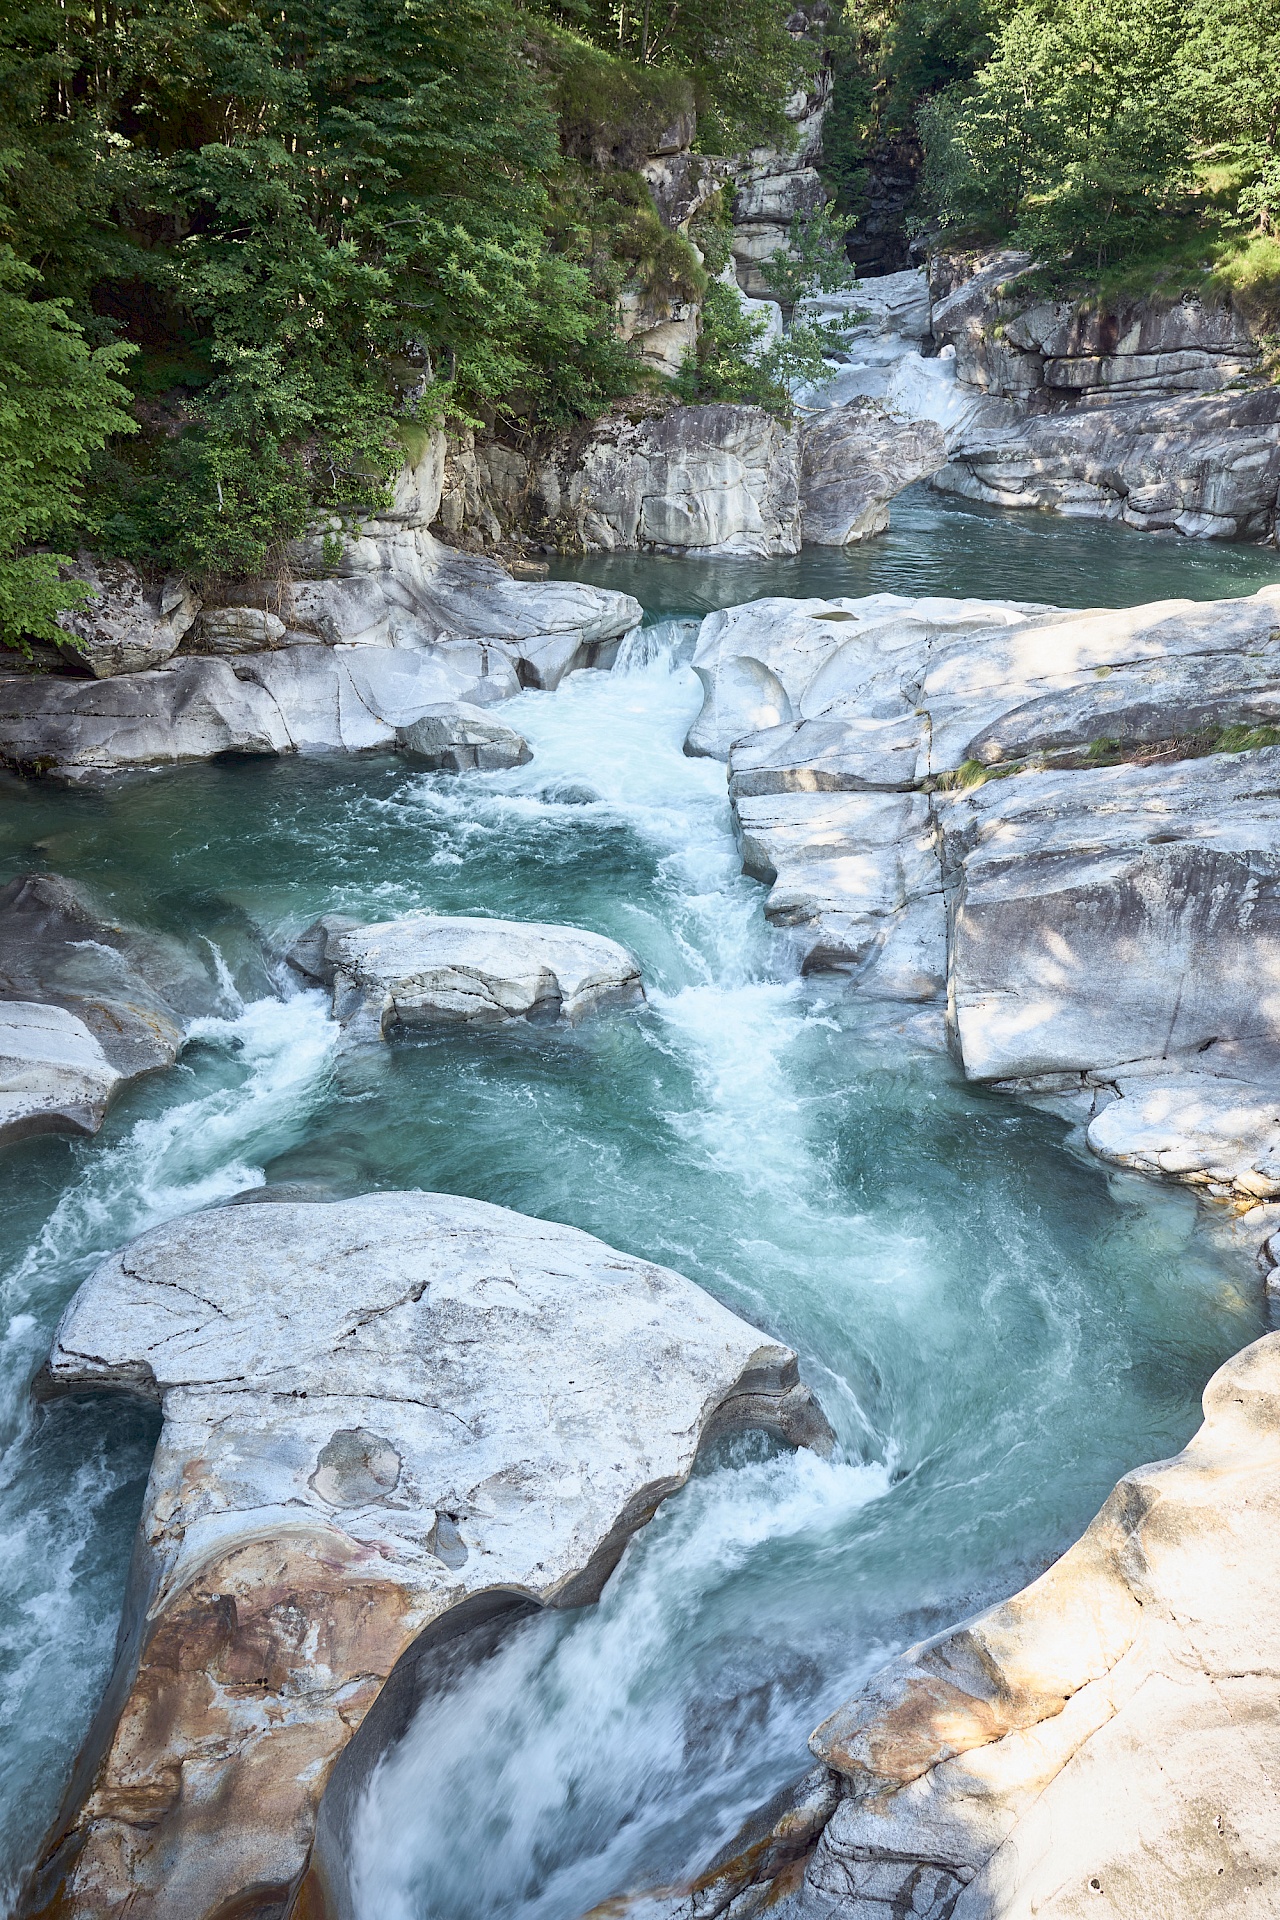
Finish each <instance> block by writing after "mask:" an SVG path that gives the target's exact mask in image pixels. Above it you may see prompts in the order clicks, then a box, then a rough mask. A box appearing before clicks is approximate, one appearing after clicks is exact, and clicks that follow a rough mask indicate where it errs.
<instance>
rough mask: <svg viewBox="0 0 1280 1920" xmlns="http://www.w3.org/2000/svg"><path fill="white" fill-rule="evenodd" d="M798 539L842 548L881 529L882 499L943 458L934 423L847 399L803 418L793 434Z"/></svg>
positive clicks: (885, 510) (885, 507)
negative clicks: (797, 450)
mask: <svg viewBox="0 0 1280 1920" xmlns="http://www.w3.org/2000/svg"><path fill="white" fill-rule="evenodd" d="M800 444H801V461H800V499H801V528H802V533H803V537H804V543H805V545H806V546H810V547H847V546H852V545H854V544H855V543H856V542H857V541H859V540H869V539H870V538H871V537H872V536H873V535H874V534H877V533H884V532H885V531H886V529H887V528H888V525H889V503H890V501H891V500H893V499H894V497H895V496H896V495H897V494H899V493H901V492H902V490H903V489H904V487H909V486H911V485H912V484H913V482H914V481H916V480H924V479H928V478H929V476H930V475H932V474H935V473H937V472H938V470H939V468H941V467H943V466H945V465H946V461H947V447H946V441H945V440H944V438H943V435H942V429H941V427H939V426H938V425H937V424H936V423H935V422H934V421H932V420H903V419H902V418H900V417H899V416H897V415H895V414H892V413H886V412H885V411H884V410H883V409H882V408H880V407H877V406H874V405H873V404H872V403H871V402H870V401H868V400H852V401H850V402H849V403H848V404H847V405H845V406H842V407H834V408H830V409H829V410H827V411H826V412H824V413H819V414H817V415H816V416H815V417H814V418H813V419H811V420H809V421H807V422H806V424H805V427H804V431H803V433H802V435H801V443H800Z"/></svg>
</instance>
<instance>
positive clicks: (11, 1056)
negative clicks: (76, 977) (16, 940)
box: [0, 1000, 122, 1146]
mask: <svg viewBox="0 0 1280 1920" xmlns="http://www.w3.org/2000/svg"><path fill="white" fill-rule="evenodd" d="M121 1078H122V1076H121V1074H120V1073H119V1072H118V1071H117V1069H116V1068H115V1067H113V1066H112V1064H111V1062H110V1061H109V1060H108V1059H107V1056H106V1054H105V1053H104V1052H103V1051H102V1048H101V1047H100V1046H99V1044H98V1042H97V1040H95V1038H94V1036H93V1035H92V1034H91V1033H90V1031H89V1029H88V1027H87V1026H86V1025H85V1023H84V1021H83V1020H79V1019H77V1018H76V1016H75V1014H74V1013H69V1012H68V1011H67V1009H66V1008H65V1007H59V1006H51V1005H48V1004H46V1003H45V1002H43V1001H38V1000H4V1001H0V1146H8V1144H9V1143H10V1142H11V1141H13V1140H25V1139H27V1138H28V1137H29V1136H30V1135H31V1134H36V1133H96V1132H97V1131H98V1128H99V1127H100V1126H101V1125H102V1122H103V1118H104V1116H105V1114H106V1111H107V1106H108V1103H109V1102H110V1099H111V1096H112V1094H113V1093H114V1092H115V1090H116V1088H117V1087H118V1086H119V1085H120V1081H121Z"/></svg>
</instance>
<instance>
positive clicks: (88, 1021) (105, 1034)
mask: <svg viewBox="0 0 1280 1920" xmlns="http://www.w3.org/2000/svg"><path fill="white" fill-rule="evenodd" d="M219 996H220V987H219V984H218V981H217V978H216V976H215V974H214V972H213V969H212V966H211V965H205V964H202V962H201V961H200V960H199V959H198V958H197V957H196V956H195V954H194V953H192V952H191V951H190V950H189V949H188V948H187V947H186V946H185V945H184V944H183V942H181V941H179V940H176V939H173V938H172V937H170V936H169V935H167V934H158V933H150V932H144V931H143V930H142V929H140V928H137V927H126V926H122V925H121V924H120V922H118V921H116V920H113V919H111V918H110V917H109V915H107V914H106V913H103V912H101V911H100V910H99V909H98V908H97V907H96V906H95V905H94V903H93V901H92V900H91V899H90V898H89V896H88V895H87V894H86V893H85V892H84V891H83V890H82V889H81V888H79V887H77V886H74V885H73V884H72V883H71V882H70V881H69V880H64V879H63V878H62V877H61V876H60V875H59V874H56V873H34V874H24V875H22V876H21V877H20V878H18V879H17V880H12V881H10V883H9V885H8V886H7V887H4V888H2V889H0V1013H3V1010H4V1006H5V1003H7V1002H13V1001H39V1002H43V1003H44V1004H46V1005H49V1006H57V1007H63V1008H65V1009H66V1010H67V1012H68V1013H70V1014H74V1015H75V1016H76V1018H77V1020H79V1021H81V1022H83V1024H84V1025H85V1027H86V1028H87V1029H88V1031H89V1033H90V1034H91V1035H92V1037H93V1038H94V1040H95V1041H96V1043H97V1044H98V1045H99V1046H100V1047H101V1049H102V1052H103V1054H104V1055H105V1057H106V1059H107V1061H108V1062H109V1063H110V1065H111V1066H112V1067H113V1068H114V1069H115V1071H116V1073H117V1074H118V1075H120V1076H123V1077H124V1078H131V1077H133V1076H135V1075H137V1074H140V1073H147V1072H150V1071H151V1070H152V1069H154V1068H156V1067H167V1066H170V1065H172V1063H173V1061H174V1060H175V1059H176V1058H177V1056H178V1051H179V1049H180V1048H181V1046H182V1043H183V1032H184V1025H185V1022H186V1021H187V1020H189V1019H191V1018H193V1017H195V1016H197V1015H200V1014H206V1013H211V1012H213V1011H214V1010H215V1009H216V1008H217V1006H218V1004H219Z"/></svg>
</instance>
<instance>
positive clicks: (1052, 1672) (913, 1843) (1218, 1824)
mask: <svg viewBox="0 0 1280 1920" xmlns="http://www.w3.org/2000/svg"><path fill="white" fill-rule="evenodd" d="M1204 1408H1205V1424H1204V1425H1203V1426H1202V1427H1201V1429H1200V1431H1199V1433H1198V1434H1197V1435H1196V1436H1195V1438H1194V1439H1193V1440H1192V1441H1191V1443H1190V1445H1189V1446H1188V1447H1187V1448H1186V1449H1185V1450H1184V1451H1183V1452H1182V1453H1180V1454H1178V1455H1177V1456H1176V1458H1174V1459H1173V1460H1166V1461H1161V1462H1158V1463H1157V1464H1156V1465H1154V1466H1150V1467H1140V1468H1138V1469H1137V1470H1136V1471H1135V1472H1133V1473H1131V1474H1127V1475H1126V1476H1125V1478H1124V1479H1123V1480H1122V1481H1121V1482H1120V1484H1119V1486H1118V1487H1117V1488H1116V1490H1115V1492H1114V1493H1113V1494H1112V1495H1111V1497H1110V1499H1109V1500H1108V1501H1107V1503H1106V1505H1105V1506H1104V1507H1103V1509H1102V1511H1101V1513H1100V1514H1099V1515H1098V1517H1097V1519H1096V1520H1095V1521H1094V1522H1093V1524H1092V1526H1091V1527H1090V1528H1089V1530H1088V1531H1087V1532H1086V1533H1085V1535H1084V1536H1083V1538H1082V1539H1081V1540H1080V1541H1079V1542H1078V1543H1077V1544H1076V1545H1075V1546H1074V1547H1072V1548H1071V1549H1070V1550H1069V1551H1068V1552H1067V1553H1066V1554H1065V1555H1064V1556H1063V1557H1062V1559H1061V1560H1059V1561H1058V1562H1057V1564H1056V1565H1055V1566H1053V1567H1052V1568H1050V1570H1049V1571H1048V1572H1047V1573H1046V1574H1044V1575H1042V1577H1041V1578H1040V1579H1039V1580H1037V1581H1035V1582H1034V1583H1033V1585H1031V1586H1029V1587H1027V1588H1026V1589H1025V1590H1024V1591H1023V1592H1021V1593H1019V1594H1016V1595H1015V1596H1014V1597H1013V1599H1011V1600H1009V1601H1006V1602H1005V1603H1004V1604H1003V1605H1002V1606H999V1607H994V1608H992V1609H990V1610H989V1611H988V1612H986V1613H984V1614H980V1615H978V1616H977V1618H976V1619H973V1620H970V1621H967V1622H966V1623H965V1624H964V1625H962V1626H960V1627H957V1628H955V1629H953V1630H951V1631H950V1632H947V1633H944V1634H939V1635H938V1636H937V1637H936V1638H934V1639H933V1640H930V1641H926V1642H924V1643H923V1644H922V1645H920V1646H917V1647H914V1648H911V1649H910V1650H909V1651H908V1652H906V1653H905V1654H903V1655H901V1656H900V1657H899V1658H898V1659H897V1660H895V1661H893V1662H892V1663H891V1664H890V1665H889V1666H888V1667H886V1668H884V1669H883V1670H882V1671H881V1672H880V1673H879V1674H878V1675H876V1677H875V1678H874V1679H873V1680H872V1681H871V1682H870V1683H869V1685H868V1686H867V1687H866V1688H865V1689H864V1690H863V1691H862V1692H861V1693H860V1694H858V1695H856V1696H855V1697H854V1698H853V1699H852V1700H851V1701H849V1702H848V1703H847V1704H846V1705H845V1706H844V1707H842V1708H841V1709H840V1710H839V1711H838V1712H837V1713H836V1714H834V1715H833V1716H832V1717H831V1719H830V1720H828V1721H826V1722H825V1723H824V1724H823V1725H822V1726H821V1727H819V1728H818V1730H817V1732H816V1733H815V1734H814V1736H813V1739H812V1741H811V1745H812V1747H813V1750H814V1752H815V1754H816V1755H817V1756H818V1757H819V1758H820V1759H821V1760H822V1761H824V1763H825V1764H826V1765H827V1766H829V1767H831V1768H833V1769H834V1770H836V1771H837V1772H838V1773H839V1774H840V1775H841V1776H842V1777H843V1778H844V1780H845V1781H847V1783H848V1785H847V1787H846V1794H845V1797H844V1798H842V1799H841V1801H840V1803H839V1805H838V1806H837V1808H836V1810H835V1813H834V1814H833V1815H832V1817H831V1820H830V1821H829V1823H828V1825H827V1827H826V1829H825V1832H824V1833H823V1836H822V1839H821V1840H820V1842H819V1844H818V1847H817V1849H816V1851H815V1853H814V1856H813V1858H812V1861H811V1862H810V1864H809V1866H808V1868H807V1871H806V1875H805V1883H804V1888H803V1890H802V1893H801V1894H800V1895H799V1896H797V1897H796V1899H795V1903H794V1908H790V1907H787V1906H780V1908H779V1911H781V1912H784V1913H785V1912H790V1911H794V1912H795V1913H796V1915H797V1916H798V1915H799V1914H801V1913H806V1914H807V1913H818V1912H821V1913H836V1914H839V1915H840V1916H842V1920H843V1917H845V1916H847V1917H848V1920H885V1916H886V1915H888V1914H889V1913H890V1912H891V1911H892V1912H896V1913H905V1912H908V1911H914V1912H916V1913H921V1912H928V1913H938V1914H940V1913H943V1912H949V1913H950V1914H951V1915H952V1916H953V1920H980V1917H981V1920H986V1917H987V1916H991V1915H994V1914H1000V1915H1008V1916H1014V1915H1019V1916H1020V1915H1023V1914H1031V1913H1040V1914H1051V1915H1054V1916H1061V1920H1074V1917H1075V1916H1077V1915H1079V1916H1081V1920H1084V1916H1086V1915H1091V1914H1111V1915H1122V1914H1123V1915H1129V1914H1136V1913H1152V1914H1156V1913H1158V1914H1160V1915H1161V1917H1162V1920H1166V1917H1167V1920H1202V1916H1204V1915H1206V1914H1210V1913H1212V1914H1223V1915H1227V1914H1239V1915H1242V1916H1243V1915H1245V1914H1248V1915H1255V1914H1257V1915H1262V1914H1275V1913H1278V1912H1280V1869H1277V1866H1276V1862H1275V1857H1274V1848H1273V1847H1272V1845H1271V1840H1270V1835H1271V1833H1272V1830H1273V1828H1274V1824H1275V1820H1276V1815H1277V1811H1278V1809H1277V1806H1276V1790H1275V1784H1274V1779H1275V1764H1276V1756H1277V1753H1280V1713H1278V1712H1277V1704H1276V1692H1275V1682H1274V1658H1273V1653H1272V1648H1271V1634H1270V1617H1271V1612H1272V1609H1273V1604H1274V1600H1273V1596H1274V1593H1275V1591H1276V1589H1277V1585H1278V1583H1280V1549H1278V1547H1277V1542H1278V1541H1280V1529H1278V1528H1277V1522H1278V1521H1280V1336H1276V1335H1271V1336H1269V1337H1268V1338H1266V1339H1264V1340H1260V1341H1258V1342H1256V1343H1255V1345H1253V1346H1251V1347H1247V1348H1246V1349H1245V1351H1244V1352H1243V1353H1241V1354H1238V1355H1237V1356H1236V1357H1235V1359H1233V1360H1230V1361H1228V1362H1227V1364H1226V1366H1224V1367H1222V1368H1221V1369H1220V1370H1219V1371H1218V1373H1216V1374H1215V1375H1214V1377H1213V1379H1212V1380H1211V1381H1210V1383H1209V1385H1208V1387H1207V1388H1206V1390H1205V1395H1204ZM926 1902H927V1903H929V1904H924V1903H926Z"/></svg>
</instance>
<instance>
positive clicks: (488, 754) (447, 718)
mask: <svg viewBox="0 0 1280 1920" xmlns="http://www.w3.org/2000/svg"><path fill="white" fill-rule="evenodd" d="M397 739H398V740H399V744H400V747H401V749H402V750H403V751H404V752H405V753H408V754H411V755H412V756H413V758H414V759H415V760H421V761H422V763H423V765H424V766H427V767H431V768H433V769H436V770H438V771H440V772H444V773H471V772H480V773H493V772H496V771H497V770H498V769H499V768H502V767H523V766H524V765H525V764H526V762H527V761H529V760H532V758H533V754H532V753H531V752H530V750H529V742H528V741H527V740H526V739H525V738H524V736H523V734H519V733H517V732H516V730H515V728H514V727H504V726H503V725H502V723H501V721H498V720H494V719H491V718H490V716H489V715H488V714H487V713H486V712H485V710H484V708H483V707H471V706H468V705H466V703H465V702H463V701H459V702H457V703H456V704H455V705H453V706H442V707H433V708H429V709H428V710H427V712H426V713H424V714H423V715H422V717H421V719H419V720H415V721H414V722H413V723H412V725H411V726H407V727H401V728H400V729H399V730H398V733H397Z"/></svg>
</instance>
